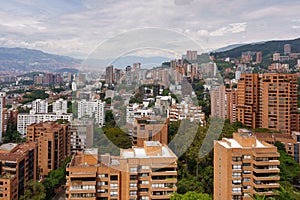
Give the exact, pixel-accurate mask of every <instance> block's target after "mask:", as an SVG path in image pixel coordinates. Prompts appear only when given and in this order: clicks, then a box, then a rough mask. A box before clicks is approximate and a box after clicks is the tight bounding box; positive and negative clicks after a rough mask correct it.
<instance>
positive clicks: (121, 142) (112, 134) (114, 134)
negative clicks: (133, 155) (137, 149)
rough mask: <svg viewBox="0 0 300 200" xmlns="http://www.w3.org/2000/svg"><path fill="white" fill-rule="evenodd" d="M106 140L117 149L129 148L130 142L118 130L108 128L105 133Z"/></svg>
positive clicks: (121, 131) (120, 130) (123, 133)
mask: <svg viewBox="0 0 300 200" xmlns="http://www.w3.org/2000/svg"><path fill="white" fill-rule="evenodd" d="M105 134H106V136H107V138H108V139H109V140H110V141H111V142H112V143H114V144H115V145H117V146H118V147H119V148H122V149H127V148H130V147H131V145H132V144H131V140H130V138H129V137H128V136H127V134H126V133H125V132H124V131H123V130H122V129H120V128H110V129H108V130H106V131H105Z"/></svg>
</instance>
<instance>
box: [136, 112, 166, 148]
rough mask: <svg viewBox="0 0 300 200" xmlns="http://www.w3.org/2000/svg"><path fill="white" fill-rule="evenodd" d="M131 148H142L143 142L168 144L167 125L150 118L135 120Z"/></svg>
mask: <svg viewBox="0 0 300 200" xmlns="http://www.w3.org/2000/svg"><path fill="white" fill-rule="evenodd" d="M131 136H132V137H131V138H132V143H133V146H137V147H143V146H144V141H159V142H160V143H162V144H168V123H167V122H165V121H161V120H152V119H150V118H146V117H143V118H136V119H135V123H134V125H133V131H132V135H131Z"/></svg>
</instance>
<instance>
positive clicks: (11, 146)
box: [0, 143, 18, 151]
mask: <svg viewBox="0 0 300 200" xmlns="http://www.w3.org/2000/svg"><path fill="white" fill-rule="evenodd" d="M16 146H18V144H16V143H7V144H2V145H1V146H0V150H3V151H11V150H12V149H14V148H15V147H16Z"/></svg>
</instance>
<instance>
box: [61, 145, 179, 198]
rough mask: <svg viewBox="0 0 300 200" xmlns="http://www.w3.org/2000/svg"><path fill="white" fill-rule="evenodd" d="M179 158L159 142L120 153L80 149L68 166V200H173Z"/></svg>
mask: <svg viewBox="0 0 300 200" xmlns="http://www.w3.org/2000/svg"><path fill="white" fill-rule="evenodd" d="M176 183H177V157H176V155H175V154H174V153H173V152H172V151H171V150H170V149H169V148H168V147H167V146H165V145H162V144H160V143H159V142H157V141H145V142H144V147H132V148H131V149H123V150H121V151H120V156H117V157H113V156H110V155H108V154H105V155H100V156H98V150H97V149H85V150H84V151H82V152H77V153H76V154H75V155H74V156H73V158H72V160H71V162H70V163H69V164H68V166H67V184H66V186H67V190H66V194H67V199H78V198H85V199H89V200H96V199H108V200H109V199H115V200H121V199H122V200H130V199H145V200H147V199H148V200H150V199H170V195H171V194H172V193H173V192H175V191H176V190H177V188H176Z"/></svg>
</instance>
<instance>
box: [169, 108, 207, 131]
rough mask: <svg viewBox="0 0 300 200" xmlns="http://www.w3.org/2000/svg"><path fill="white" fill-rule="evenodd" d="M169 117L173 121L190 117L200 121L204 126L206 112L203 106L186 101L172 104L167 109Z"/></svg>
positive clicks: (192, 119)
mask: <svg viewBox="0 0 300 200" xmlns="http://www.w3.org/2000/svg"><path fill="white" fill-rule="evenodd" d="M167 118H169V120H170V121H171V122H172V121H179V120H184V119H189V120H190V121H199V122H200V124H201V125H202V126H203V125H204V124H205V114H204V113H203V112H202V107H201V106H193V105H191V104H187V103H185V102H182V103H181V104H174V105H172V106H170V108H169V109H168V110H167Z"/></svg>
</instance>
